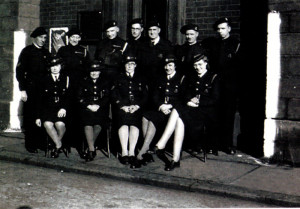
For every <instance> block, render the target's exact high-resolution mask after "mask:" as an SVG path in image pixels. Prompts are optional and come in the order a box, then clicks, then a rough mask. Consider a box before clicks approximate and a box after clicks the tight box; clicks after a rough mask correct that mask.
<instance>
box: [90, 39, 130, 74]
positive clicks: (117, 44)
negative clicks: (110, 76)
mask: <svg viewBox="0 0 300 209" xmlns="http://www.w3.org/2000/svg"><path fill="white" fill-rule="evenodd" d="M124 45H125V41H124V40H123V39H121V38H120V37H118V36H117V37H116V38H114V39H109V38H105V39H103V40H101V41H100V42H99V43H98V45H97V48H96V51H95V59H96V60H97V59H99V58H102V59H104V64H105V65H106V67H112V68H116V67H117V68H118V67H120V66H121V64H122V53H123V52H122V50H123V48H124Z"/></svg>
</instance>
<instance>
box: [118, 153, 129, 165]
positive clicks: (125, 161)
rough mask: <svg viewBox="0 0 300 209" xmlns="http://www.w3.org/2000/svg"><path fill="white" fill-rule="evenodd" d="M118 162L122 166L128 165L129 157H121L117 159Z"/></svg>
mask: <svg viewBox="0 0 300 209" xmlns="http://www.w3.org/2000/svg"><path fill="white" fill-rule="evenodd" d="M119 161H120V163H122V164H123V165H128V164H129V157H128V156H127V155H126V156H121V157H119Z"/></svg>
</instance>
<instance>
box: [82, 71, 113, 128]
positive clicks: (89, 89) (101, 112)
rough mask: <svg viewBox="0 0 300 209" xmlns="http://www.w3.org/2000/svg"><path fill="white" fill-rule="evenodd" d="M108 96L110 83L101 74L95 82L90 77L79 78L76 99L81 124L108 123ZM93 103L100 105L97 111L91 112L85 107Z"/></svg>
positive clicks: (104, 124)
mask: <svg viewBox="0 0 300 209" xmlns="http://www.w3.org/2000/svg"><path fill="white" fill-rule="evenodd" d="M109 96H110V85H109V82H108V80H107V79H106V78H105V77H103V75H102V74H100V77H99V78H98V79H97V81H96V83H94V82H93V80H92V78H90V77H87V78H84V79H83V80H81V82H80V85H79V90H78V93H77V100H78V102H79V105H80V117H81V119H82V123H83V125H96V124H99V125H103V126H107V125H108V122H109V119H108V112H109ZM94 104H96V105H99V106H100V108H99V109H98V111H97V112H92V111H90V110H89V109H88V108H87V106H88V105H94Z"/></svg>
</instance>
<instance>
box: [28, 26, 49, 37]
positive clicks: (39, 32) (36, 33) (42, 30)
mask: <svg viewBox="0 0 300 209" xmlns="http://www.w3.org/2000/svg"><path fill="white" fill-rule="evenodd" d="M45 34H47V31H46V30H45V28H43V27H37V28H36V29H35V30H34V31H33V32H32V33H31V34H30V37H32V38H36V37H38V36H41V35H45Z"/></svg>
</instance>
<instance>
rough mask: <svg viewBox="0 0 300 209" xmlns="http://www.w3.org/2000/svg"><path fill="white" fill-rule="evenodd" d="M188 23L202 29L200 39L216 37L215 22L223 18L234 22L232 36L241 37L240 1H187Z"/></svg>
mask: <svg viewBox="0 0 300 209" xmlns="http://www.w3.org/2000/svg"><path fill="white" fill-rule="evenodd" d="M186 2H187V3H186V23H194V24H197V25H198V26H199V27H200V35H199V36H200V39H203V38H207V37H210V36H214V35H215V31H214V30H213V24H214V22H215V21H216V20H217V19H218V18H221V17H228V18H230V19H231V21H232V34H233V35H235V36H237V37H239V31H240V23H239V21H240V0H187V1H186Z"/></svg>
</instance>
